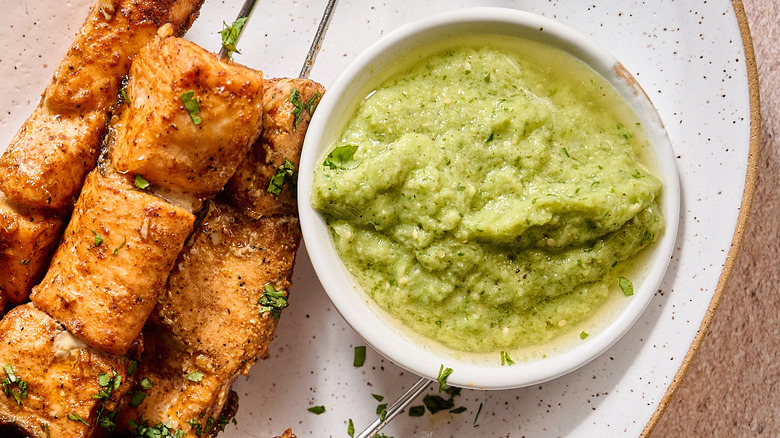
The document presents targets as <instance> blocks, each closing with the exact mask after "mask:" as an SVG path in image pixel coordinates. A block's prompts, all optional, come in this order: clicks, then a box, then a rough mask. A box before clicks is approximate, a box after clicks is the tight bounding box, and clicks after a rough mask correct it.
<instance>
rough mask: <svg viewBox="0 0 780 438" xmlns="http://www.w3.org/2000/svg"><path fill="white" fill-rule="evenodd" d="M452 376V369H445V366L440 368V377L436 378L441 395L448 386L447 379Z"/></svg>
mask: <svg viewBox="0 0 780 438" xmlns="http://www.w3.org/2000/svg"><path fill="white" fill-rule="evenodd" d="M450 374H452V368H445V367H444V365H441V366H440V367H439V376H438V377H436V381H437V382H439V393H441V392H442V390H443V389H444V386H445V385H447V378H448V377H450Z"/></svg>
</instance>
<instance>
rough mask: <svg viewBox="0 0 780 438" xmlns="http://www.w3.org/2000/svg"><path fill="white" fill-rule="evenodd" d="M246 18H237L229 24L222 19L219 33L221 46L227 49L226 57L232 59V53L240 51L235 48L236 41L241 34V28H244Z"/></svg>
mask: <svg viewBox="0 0 780 438" xmlns="http://www.w3.org/2000/svg"><path fill="white" fill-rule="evenodd" d="M247 18H248V17H243V18H239V19H237V20H236V21H234V22H233V24H231V25H230V26H228V24H227V23H225V22H224V21H223V22H222V27H223V28H222V30H221V31H219V34H220V35H221V36H222V47H224V48H225V50H226V51H227V58H228V59H232V56H233V53H241V52H239V51H238V49H237V48H236V43H238V38H239V37H240V36H241V30H242V29H243V28H244V24H246V20H247Z"/></svg>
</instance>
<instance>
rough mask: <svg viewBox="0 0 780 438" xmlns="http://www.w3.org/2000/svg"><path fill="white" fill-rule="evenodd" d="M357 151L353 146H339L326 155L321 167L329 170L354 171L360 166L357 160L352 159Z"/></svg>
mask: <svg viewBox="0 0 780 438" xmlns="http://www.w3.org/2000/svg"><path fill="white" fill-rule="evenodd" d="M357 149H358V147H357V146H354V145H345V146H339V147H337V148H336V149H333V151H331V153H329V154H328V156H327V157H326V158H325V161H323V162H322V165H323V166H326V167H330V168H331V169H341V170H350V169H354V168H356V167H358V166H359V165H360V161H359V160H354V159H353V157H354V156H355V152H356V151H357Z"/></svg>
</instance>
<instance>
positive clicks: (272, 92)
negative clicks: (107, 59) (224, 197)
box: [225, 78, 325, 219]
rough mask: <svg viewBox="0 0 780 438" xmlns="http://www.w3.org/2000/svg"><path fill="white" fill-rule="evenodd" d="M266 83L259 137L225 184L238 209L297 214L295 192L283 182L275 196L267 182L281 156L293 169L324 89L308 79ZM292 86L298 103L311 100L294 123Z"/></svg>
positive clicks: (260, 214)
mask: <svg viewBox="0 0 780 438" xmlns="http://www.w3.org/2000/svg"><path fill="white" fill-rule="evenodd" d="M266 83H267V85H266V90H265V92H264V93H263V107H264V108H263V109H264V111H263V133H262V135H261V137H260V141H258V142H257V143H255V145H254V146H253V147H252V150H251V151H250V152H249V153H248V154H247V156H246V159H245V160H244V161H243V162H242V163H241V165H240V166H239V167H238V169H237V170H236V173H235V175H233V177H232V178H231V179H230V181H229V182H228V185H227V186H226V187H225V190H226V191H227V193H228V194H229V195H230V198H231V199H232V200H233V202H234V203H235V204H236V205H237V206H239V207H240V208H241V211H242V212H243V213H244V214H246V215H248V216H250V217H253V218H255V219H259V218H261V217H263V216H269V215H276V214H280V215H294V214H297V204H296V202H295V196H294V194H293V192H291V191H290V189H289V186H287V185H286V184H285V186H284V187H283V189H282V193H281V195H279V196H276V195H274V194H272V193H270V192H268V185H269V183H270V181H271V178H273V177H274V175H275V174H276V172H277V169H279V167H280V166H282V165H283V164H284V162H285V159H287V160H290V162H292V163H293V165H294V166H295V169H297V168H298V162H299V161H300V158H301V145H302V144H303V137H304V135H305V134H306V129H307V128H308V125H309V120H311V115H312V114H311V113H312V112H313V111H314V109H315V108H316V106H317V104H318V103H319V99H320V97H321V96H322V94H323V93H324V92H325V88H324V87H323V86H322V85H320V84H318V83H317V82H314V81H311V80H308V79H298V78H283V79H271V80H268V81H266ZM294 89H296V90H298V93H299V97H298V99H297V101H298V102H299V103H300V104H302V105H304V104H306V103H307V102H312V105H311V106H310V107H309V108H307V109H303V110H302V112H301V114H300V116H298V124H297V126H296V122H295V119H296V116H295V115H294V113H293V111H294V110H295V105H294V104H293V102H290V95H291V93H292V92H293V90H294ZM312 99H313V100H312Z"/></svg>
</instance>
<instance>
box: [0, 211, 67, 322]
mask: <svg viewBox="0 0 780 438" xmlns="http://www.w3.org/2000/svg"><path fill="white" fill-rule="evenodd" d="M63 228H64V221H63V219H62V218H61V217H60V216H59V215H56V214H50V213H48V212H46V211H42V210H35V209H15V208H12V207H11V206H9V205H7V204H4V203H3V202H2V201H0V235H3V236H5V238H2V239H0V266H2V267H3V269H2V271H3V274H2V277H3V280H0V313H2V309H3V307H4V303H3V302H4V301H7V303H5V304H7V305H9V306H12V305H17V304H21V303H23V302H24V301H26V300H27V297H28V295H29V293H30V289H32V287H33V286H34V285H35V284H37V283H38V282H39V281H40V280H41V277H42V276H43V271H44V269H45V267H46V265H47V264H48V262H49V257H50V251H49V248H51V247H53V246H55V245H56V244H57V241H58V240H59V238H60V234H61V232H62V229H63Z"/></svg>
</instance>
